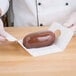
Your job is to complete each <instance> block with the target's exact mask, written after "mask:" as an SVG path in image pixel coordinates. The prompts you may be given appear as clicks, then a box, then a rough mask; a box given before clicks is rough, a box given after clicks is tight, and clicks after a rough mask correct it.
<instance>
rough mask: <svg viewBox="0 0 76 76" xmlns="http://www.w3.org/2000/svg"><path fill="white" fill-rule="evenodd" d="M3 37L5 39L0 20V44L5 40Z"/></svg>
mask: <svg viewBox="0 0 76 76" xmlns="http://www.w3.org/2000/svg"><path fill="white" fill-rule="evenodd" d="M5 37H6V32H5V30H4V28H3V22H2V20H1V19H0V43H1V42H3V41H5V40H6V38H5Z"/></svg>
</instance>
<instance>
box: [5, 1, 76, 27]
mask: <svg viewBox="0 0 76 76" xmlns="http://www.w3.org/2000/svg"><path fill="white" fill-rule="evenodd" d="M6 1H7V0H6ZM12 1H13V13H14V26H46V25H51V23H52V22H59V23H61V24H63V23H65V22H66V20H67V19H68V18H69V16H70V15H71V14H72V13H73V12H75V11H76V0H12Z"/></svg>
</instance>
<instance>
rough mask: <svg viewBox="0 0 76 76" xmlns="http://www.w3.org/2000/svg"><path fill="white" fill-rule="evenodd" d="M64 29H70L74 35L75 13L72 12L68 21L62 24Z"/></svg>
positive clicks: (75, 27) (75, 29) (75, 26)
mask: <svg viewBox="0 0 76 76" xmlns="http://www.w3.org/2000/svg"><path fill="white" fill-rule="evenodd" d="M64 26H65V27H67V28H69V29H71V30H72V31H74V33H76V12H74V13H73V14H72V15H71V16H70V17H69V19H68V20H67V21H66V23H65V24H64Z"/></svg>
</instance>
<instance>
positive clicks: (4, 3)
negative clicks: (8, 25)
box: [0, 0, 9, 16]
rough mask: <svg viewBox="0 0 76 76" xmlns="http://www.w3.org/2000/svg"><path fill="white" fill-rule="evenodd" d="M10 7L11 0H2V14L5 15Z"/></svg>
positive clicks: (0, 3)
mask: <svg viewBox="0 0 76 76" xmlns="http://www.w3.org/2000/svg"><path fill="white" fill-rule="evenodd" d="M8 8H9V0H0V9H1V16H3V15H4V14H5V13H6V12H7V10H8Z"/></svg>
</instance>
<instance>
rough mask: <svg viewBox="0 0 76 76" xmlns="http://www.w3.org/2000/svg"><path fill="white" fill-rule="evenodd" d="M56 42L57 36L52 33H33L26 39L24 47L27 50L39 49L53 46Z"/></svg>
mask: <svg viewBox="0 0 76 76" xmlns="http://www.w3.org/2000/svg"><path fill="white" fill-rule="evenodd" d="M54 41H55V34H54V33H53V32H51V31H41V32H36V33H31V34H29V35H27V36H25V37H24V39H23V45H24V46H25V47H26V48H39V47H45V46H49V45H52V44H53V43H54Z"/></svg>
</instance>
